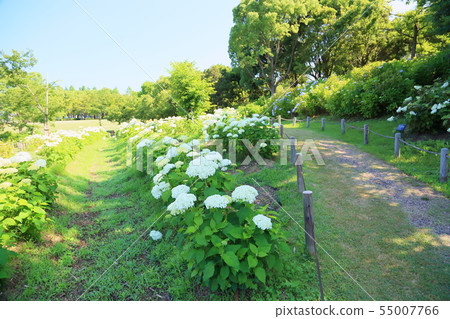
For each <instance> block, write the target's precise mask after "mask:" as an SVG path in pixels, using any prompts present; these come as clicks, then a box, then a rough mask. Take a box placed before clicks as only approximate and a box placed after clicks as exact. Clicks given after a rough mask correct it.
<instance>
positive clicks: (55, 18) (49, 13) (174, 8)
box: [0, 0, 406, 92]
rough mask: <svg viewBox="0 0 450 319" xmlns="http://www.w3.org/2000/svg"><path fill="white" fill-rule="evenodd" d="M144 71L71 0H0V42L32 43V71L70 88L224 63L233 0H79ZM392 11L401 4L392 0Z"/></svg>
mask: <svg viewBox="0 0 450 319" xmlns="http://www.w3.org/2000/svg"><path fill="white" fill-rule="evenodd" d="M78 2H79V3H80V4H81V5H82V6H83V7H84V8H85V9H86V10H87V11H88V12H89V13H90V14H91V15H92V16H93V17H95V19H97V20H98V21H99V23H100V24H101V25H102V26H103V27H104V28H105V29H106V30H108V31H109V33H110V34H111V35H112V36H113V37H114V38H115V39H116V40H117V41H118V42H119V43H120V44H121V45H122V46H123V47H124V48H125V49H126V50H127V51H128V52H130V53H131V54H132V55H133V56H134V57H135V58H136V60H137V61H138V62H139V63H140V65H141V66H142V67H143V68H144V69H145V70H146V71H147V72H148V73H149V75H150V76H151V78H149V77H148V76H147V75H146V74H145V73H144V72H143V71H142V70H141V69H140V68H139V67H138V66H137V65H136V64H135V63H134V62H133V61H132V60H131V59H130V58H129V57H128V56H127V55H125V54H124V53H123V52H122V51H121V50H120V49H119V47H118V46H117V45H116V44H115V43H114V42H113V41H112V40H111V39H110V38H108V36H107V35H106V34H105V33H104V32H103V31H102V30H101V29H100V28H99V27H98V26H97V25H95V23H94V22H93V21H92V20H91V19H90V18H89V17H88V16H87V15H86V14H85V13H84V12H83V11H81V9H80V8H79V7H78V6H77V5H76V3H75V2H74V1H73V0H57V1H55V0H53V1H51V0H39V1H36V0H0V50H3V51H5V52H10V51H11V49H15V50H19V51H25V50H27V49H31V50H33V52H34V55H35V57H36V58H37V59H38V63H37V64H36V66H35V67H34V68H33V71H36V72H40V73H42V74H44V75H45V74H46V73H47V72H48V75H49V80H50V81H55V80H59V82H58V83H59V85H61V86H64V87H66V86H70V85H73V86H75V87H76V88H78V87H80V86H82V85H85V86H88V87H94V86H95V87H97V88H102V87H110V88H114V87H117V88H118V89H119V90H120V91H121V92H124V91H125V90H126V88H127V87H128V86H130V87H131V88H132V89H133V90H138V89H139V88H140V86H141V84H142V83H143V82H144V81H147V80H150V81H151V80H157V79H158V77H159V76H161V75H166V74H167V70H168V69H169V68H170V62H174V61H184V60H189V61H195V62H196V63H197V66H198V67H199V68H200V69H202V70H203V69H206V68H208V67H210V66H211V65H214V64H224V65H229V64H230V60H229V58H228V52H227V50H228V36H229V32H230V29H231V27H232V9H233V7H235V6H236V5H238V4H239V2H240V1H239V0H183V1H181V0H157V1H156V0H128V1H124V0H90V1H88V0H78ZM393 6H394V11H395V12H402V11H405V10H406V7H404V6H405V4H404V2H402V1H394V3H393Z"/></svg>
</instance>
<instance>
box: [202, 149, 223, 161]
mask: <svg viewBox="0 0 450 319" xmlns="http://www.w3.org/2000/svg"><path fill="white" fill-rule="evenodd" d="M205 158H206V159H207V160H208V161H221V160H222V159H223V157H222V155H221V154H220V153H219V152H216V151H213V152H206V155H205Z"/></svg>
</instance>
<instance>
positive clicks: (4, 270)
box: [0, 230, 16, 287]
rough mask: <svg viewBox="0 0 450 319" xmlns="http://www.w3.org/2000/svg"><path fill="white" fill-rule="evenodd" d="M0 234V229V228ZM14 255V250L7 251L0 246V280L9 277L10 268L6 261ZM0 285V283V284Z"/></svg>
mask: <svg viewBox="0 0 450 319" xmlns="http://www.w3.org/2000/svg"><path fill="white" fill-rule="evenodd" d="M0 235H1V230H0ZM14 255H16V253H15V252H13V251H9V250H7V249H5V248H2V247H0V280H2V279H6V278H9V277H10V270H9V269H8V266H7V263H8V261H9V260H10V259H11V257H12V256H14ZM0 287H1V285H0Z"/></svg>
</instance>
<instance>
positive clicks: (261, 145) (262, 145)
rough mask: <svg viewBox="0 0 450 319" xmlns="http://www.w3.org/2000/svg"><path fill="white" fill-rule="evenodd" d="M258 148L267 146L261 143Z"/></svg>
mask: <svg viewBox="0 0 450 319" xmlns="http://www.w3.org/2000/svg"><path fill="white" fill-rule="evenodd" d="M259 146H260V147H261V148H264V147H266V146H267V144H266V143H264V142H263V143H261V144H259Z"/></svg>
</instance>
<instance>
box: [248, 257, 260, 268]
mask: <svg viewBox="0 0 450 319" xmlns="http://www.w3.org/2000/svg"><path fill="white" fill-rule="evenodd" d="M247 262H248V266H249V267H250V268H253V267H256V265H258V259H257V258H256V257H255V256H252V255H248V256H247Z"/></svg>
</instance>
